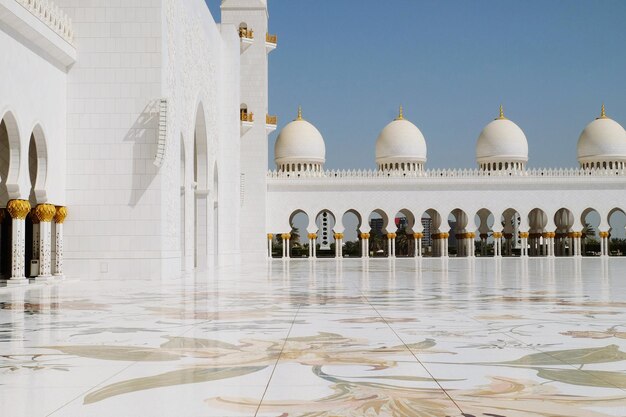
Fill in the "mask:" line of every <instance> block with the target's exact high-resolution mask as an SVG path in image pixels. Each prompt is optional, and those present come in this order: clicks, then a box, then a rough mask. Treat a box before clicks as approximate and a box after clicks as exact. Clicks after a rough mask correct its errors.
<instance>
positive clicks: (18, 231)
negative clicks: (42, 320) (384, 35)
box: [0, 110, 68, 285]
mask: <svg viewBox="0 0 626 417" xmlns="http://www.w3.org/2000/svg"><path fill="white" fill-rule="evenodd" d="M20 126H22V125H21V124H20V123H19V122H18V118H17V116H16V114H15V113H14V112H12V111H11V110H5V111H3V112H2V113H0V279H1V280H3V281H5V282H6V283H7V285H24V284H27V283H28V279H27V277H33V278H36V280H38V281H47V280H50V279H52V278H53V277H56V278H62V277H63V274H64V273H63V223H64V221H65V218H66V217H67V213H68V211H67V207H65V206H63V205H60V204H55V202H53V201H49V200H48V195H49V190H48V184H49V181H48V179H49V178H48V177H49V172H48V166H49V160H48V146H49V144H48V139H49V138H48V137H47V135H46V131H45V129H44V127H43V126H42V125H41V124H40V123H35V124H34V125H33V127H32V128H30V129H28V131H23V130H21V129H20Z"/></svg>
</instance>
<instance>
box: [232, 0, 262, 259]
mask: <svg viewBox="0 0 626 417" xmlns="http://www.w3.org/2000/svg"><path fill="white" fill-rule="evenodd" d="M221 7H222V22H223V23H227V24H230V25H232V26H234V27H237V28H238V27H239V25H240V23H242V22H245V23H246V24H247V27H248V29H251V30H253V31H254V42H253V43H252V45H250V46H249V47H248V48H247V49H246V50H245V51H244V52H243V53H242V54H241V102H240V103H239V104H238V106H237V107H238V108H239V105H240V104H242V103H245V104H246V105H247V106H248V111H249V112H252V113H254V125H253V127H252V128H251V129H250V130H249V131H248V132H246V133H245V134H244V135H243V136H242V138H241V153H240V155H241V156H240V159H241V161H240V163H241V172H242V179H243V195H242V206H241V223H240V225H241V227H240V229H239V233H240V240H241V251H242V253H245V254H246V257H248V258H250V257H255V256H258V257H264V256H265V252H266V244H267V241H266V238H265V235H264V233H265V222H266V218H265V213H266V193H267V192H266V189H267V184H266V181H265V177H266V173H267V131H266V125H265V116H266V115H267V113H268V68H267V62H268V56H267V51H266V47H265V34H266V33H267V31H268V15H267V8H266V7H267V6H266V2H265V1H259V0H226V1H224V2H222V6H221Z"/></svg>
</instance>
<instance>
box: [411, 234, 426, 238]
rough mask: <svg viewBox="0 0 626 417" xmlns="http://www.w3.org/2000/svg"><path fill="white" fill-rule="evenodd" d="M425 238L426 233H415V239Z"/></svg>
mask: <svg viewBox="0 0 626 417" xmlns="http://www.w3.org/2000/svg"><path fill="white" fill-rule="evenodd" d="M423 237H424V233H413V238H414V239H422V238H423Z"/></svg>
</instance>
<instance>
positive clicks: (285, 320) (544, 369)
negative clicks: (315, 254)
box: [0, 258, 626, 417]
mask: <svg viewBox="0 0 626 417" xmlns="http://www.w3.org/2000/svg"><path fill="white" fill-rule="evenodd" d="M625 415H626V259H610V260H608V261H607V260H601V259H599V258H593V259H591V258H589V259H582V260H580V259H579V260H575V259H552V260H549V259H529V260H526V261H524V260H521V259H502V260H499V261H496V260H493V259H480V258H478V259H475V260H468V259H450V260H448V261H445V260H441V259H423V260H421V261H415V260H413V259H397V260H395V261H389V260H386V259H378V260H370V261H362V260H360V259H354V260H350V259H345V260H343V261H340V262H336V261H334V260H322V261H318V262H315V263H312V262H309V261H308V260H291V261H287V262H283V261H282V260H276V261H273V262H271V263H270V265H265V264H258V265H241V266H237V267H228V268H222V269H219V270H218V271H213V272H209V273H200V272H199V273H196V274H193V275H188V276H185V277H183V278H181V279H176V280H170V281H166V282H164V281H142V280H115V279H110V280H97V281H94V280H90V279H89V277H84V278H83V279H82V280H80V281H66V282H64V283H62V284H50V285H32V284H31V286H30V287H28V288H23V289H7V288H3V289H0V416H3V417H5V416H6V417H18V416H28V417H38V416H55V417H56V416H88V417H98V416H106V417H110V416H116V417H135V416H148V417H153V416H168V417H169V416H177V417H178V416H184V417H200V416H221V417H225V416H273V417H279V416H281V417H288V416H307V417H331V416H394V417H395V416H397V417H400V416H402V417H405V416H489V417H498V416H506V417H516V416H524V417H526V416H568V417H572V416H580V417H593V416H625Z"/></svg>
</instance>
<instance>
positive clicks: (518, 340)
mask: <svg viewBox="0 0 626 417" xmlns="http://www.w3.org/2000/svg"><path fill="white" fill-rule="evenodd" d="M459 314H461V313H460V312H459ZM470 319H471V320H474V321H477V322H478V320H476V319H474V318H473V317H470ZM486 328H487V329H489V330H494V331H495V332H496V333H498V334H501V335H503V336H505V337H508V338H509V339H512V340H515V341H516V342H519V343H521V344H522V345H524V346H525V347H526V348H527V349H529V350H532V351H535V352H538V353H543V354H544V355H548V356H550V357H551V358H553V359H555V360H557V361H559V362H561V363H562V364H563V365H566V366H569V367H571V368H572V369H575V370H577V371H580V372H583V373H585V374H586V375H588V376H589V377H591V378H594V379H596V380H598V381H602V382H604V383H605V384H609V385H611V386H612V387H614V388H616V389H618V390H620V391H626V389H624V388H622V387H618V386H617V385H615V384H612V383H611V382H609V381H606V380H604V379H602V378H600V377H597V376H595V375H592V374H589V373H588V372H585V370H584V369H579V368H578V367H576V366H575V365H574V364H571V363H569V362H566V361H564V360H562V359H559V358H557V357H556V356H554V355H551V354H550V353H549V352H548V351H543V350H541V349H539V348H537V347H535V346H532V345H530V344H528V343H527V342H525V341H524V340H522V339H518V338H517V337H515V336H514V335H513V334H512V333H510V332H507V331H502V330H499V329H494V328H492V327H491V326H490V325H489V324H487V325H486Z"/></svg>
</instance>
